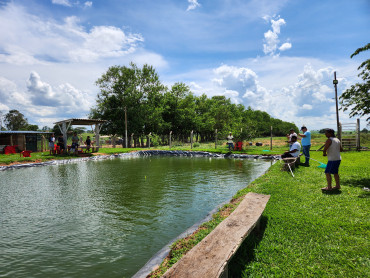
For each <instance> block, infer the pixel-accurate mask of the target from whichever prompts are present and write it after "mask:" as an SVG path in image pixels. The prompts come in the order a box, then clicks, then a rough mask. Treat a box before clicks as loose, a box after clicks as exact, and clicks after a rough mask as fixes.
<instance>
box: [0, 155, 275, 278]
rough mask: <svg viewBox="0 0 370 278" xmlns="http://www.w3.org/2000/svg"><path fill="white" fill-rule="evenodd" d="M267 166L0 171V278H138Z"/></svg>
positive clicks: (160, 163)
mask: <svg viewBox="0 0 370 278" xmlns="http://www.w3.org/2000/svg"><path fill="white" fill-rule="evenodd" d="M270 165H271V162H270V161H264V160H237V159H223V158H222V159H215V158H212V159H210V158H203V157H198V158H197V157H131V158H116V159H111V160H101V161H87V162H80V163H73V164H64V165H54V166H45V167H35V168H24V169H19V170H8V171H2V172H0V225H1V227H0V277H17V278H19V277H27V278H28V277H79V278H80V277H131V276H132V275H134V274H135V273H136V272H137V271H138V270H139V269H140V268H141V267H142V266H143V265H144V264H145V263H146V262H147V261H148V260H149V259H150V258H151V257H152V256H153V254H155V253H156V252H157V251H158V250H160V249H161V248H162V247H163V246H165V245H166V244H167V243H168V242H169V241H170V240H172V239H174V238H175V237H177V236H178V235H179V234H181V233H182V232H184V231H185V230H186V229H188V228H189V227H190V226H192V225H193V224H194V223H196V222H197V221H200V220H202V219H203V218H204V217H205V216H206V215H207V214H208V212H209V211H211V210H212V209H214V208H216V207H217V206H218V205H219V204H221V203H224V202H226V201H228V200H230V199H231V197H232V196H233V195H234V194H235V193H236V192H237V191H238V190H239V189H241V188H244V187H246V186H247V185H248V184H249V183H250V182H251V181H252V180H254V179H255V178H256V177H258V176H259V175H261V174H262V173H263V172H265V171H266V170H267V169H268V167H269V166H270Z"/></svg>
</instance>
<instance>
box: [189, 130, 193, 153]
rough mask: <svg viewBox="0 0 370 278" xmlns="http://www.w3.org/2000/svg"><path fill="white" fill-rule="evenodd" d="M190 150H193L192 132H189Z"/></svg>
mask: <svg viewBox="0 0 370 278" xmlns="http://www.w3.org/2000/svg"><path fill="white" fill-rule="evenodd" d="M190 149H193V130H192V131H191V132H190Z"/></svg>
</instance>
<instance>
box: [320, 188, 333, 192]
mask: <svg viewBox="0 0 370 278" xmlns="http://www.w3.org/2000/svg"><path fill="white" fill-rule="evenodd" d="M321 190H322V191H332V190H333V188H332V187H330V188H329V187H324V188H321Z"/></svg>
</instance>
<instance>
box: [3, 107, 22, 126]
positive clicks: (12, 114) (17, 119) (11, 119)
mask: <svg viewBox="0 0 370 278" xmlns="http://www.w3.org/2000/svg"><path fill="white" fill-rule="evenodd" d="M4 122H5V125H6V128H7V129H8V130H27V127H28V122H27V119H26V118H25V117H24V115H23V114H22V113H20V112H19V111H18V110H10V111H9V113H7V114H5V117H4Z"/></svg>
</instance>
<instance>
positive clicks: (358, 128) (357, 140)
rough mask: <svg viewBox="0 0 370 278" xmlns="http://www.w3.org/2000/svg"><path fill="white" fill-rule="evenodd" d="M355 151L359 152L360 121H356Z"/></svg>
mask: <svg viewBox="0 0 370 278" xmlns="http://www.w3.org/2000/svg"><path fill="white" fill-rule="evenodd" d="M356 149H357V151H360V149H361V144H360V119H357V125H356Z"/></svg>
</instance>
